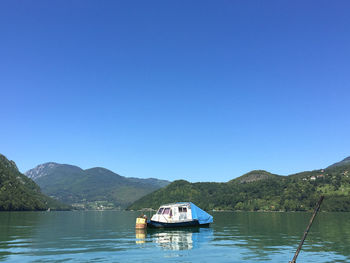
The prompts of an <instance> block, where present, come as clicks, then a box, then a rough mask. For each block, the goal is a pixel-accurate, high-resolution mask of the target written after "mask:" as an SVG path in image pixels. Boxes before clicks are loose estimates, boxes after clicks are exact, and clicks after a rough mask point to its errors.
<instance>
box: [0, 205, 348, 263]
mask: <svg viewBox="0 0 350 263" xmlns="http://www.w3.org/2000/svg"><path fill="white" fill-rule="evenodd" d="M137 215H138V213H137V212H124V211H103V212H99V211H87V212H11V213H8V212H2V213H0V261H6V262H67V261H68V262H70V261H71V262H141V261H142V262H164V261H166V262H215V263H219V262H242V261H244V262H288V261H289V260H291V259H292V258H293V255H294V252H295V250H296V248H297V246H298V244H299V241H300V239H301V236H302V235H303V232H304V230H305V227H306V225H307V223H308V221H309V219H310V216H311V214H308V213H243V212H239V213H234V212H222V213H218V212H216V213H214V212H213V213H212V215H213V216H214V224H212V226H211V227H210V228H200V229H178V230H148V231H147V232H144V231H141V232H136V231H135V228H134V227H135V218H136V217H137ZM298 262H318V263H319V262H350V213H320V214H319V215H318V216H317V217H316V220H315V222H314V225H313V226H312V228H311V231H310V233H309V235H308V238H307V240H306V241H305V244H304V246H303V249H302V251H301V253H300V255H299V257H298Z"/></svg>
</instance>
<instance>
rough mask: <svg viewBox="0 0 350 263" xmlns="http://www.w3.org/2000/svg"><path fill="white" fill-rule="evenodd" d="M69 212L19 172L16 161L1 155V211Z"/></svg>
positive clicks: (64, 206)
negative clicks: (48, 210) (49, 210)
mask: <svg viewBox="0 0 350 263" xmlns="http://www.w3.org/2000/svg"><path fill="white" fill-rule="evenodd" d="M48 208H50V209H52V210H67V209H70V207H69V206H66V205H64V204H61V203H59V202H57V201H56V200H54V199H52V198H49V197H48V196H45V195H44V194H42V193H41V191H40V188H39V186H38V185H36V184H35V182H34V181H33V180H31V179H29V178H27V177H26V176H24V175H23V174H21V173H20V172H19V171H18V168H17V166H16V164H15V162H14V161H10V160H8V159H7V158H6V157H5V156H4V155H2V154H0V211H23V210H46V209H48Z"/></svg>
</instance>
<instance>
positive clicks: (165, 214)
mask: <svg viewBox="0 0 350 263" xmlns="http://www.w3.org/2000/svg"><path fill="white" fill-rule="evenodd" d="M151 220H152V221H156V222H162V223H177V222H188V221H192V220H193V219H192V210H191V205H190V203H174V204H167V205H162V206H161V207H160V208H159V209H158V211H157V213H156V214H155V215H153V216H152V218H151Z"/></svg>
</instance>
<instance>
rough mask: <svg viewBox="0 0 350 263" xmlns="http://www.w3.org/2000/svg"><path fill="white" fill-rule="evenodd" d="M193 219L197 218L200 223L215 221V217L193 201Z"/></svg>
mask: <svg viewBox="0 0 350 263" xmlns="http://www.w3.org/2000/svg"><path fill="white" fill-rule="evenodd" d="M190 205H191V211H192V219H197V220H198V222H199V224H209V223H213V217H212V216H211V215H209V214H208V213H207V212H205V211H203V210H202V209H200V208H199V207H198V206H196V205H195V204H193V203H191V202H190Z"/></svg>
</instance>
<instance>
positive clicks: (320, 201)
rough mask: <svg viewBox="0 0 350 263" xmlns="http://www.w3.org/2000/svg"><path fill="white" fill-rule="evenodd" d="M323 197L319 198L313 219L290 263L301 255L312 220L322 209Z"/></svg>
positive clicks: (294, 262)
mask: <svg viewBox="0 0 350 263" xmlns="http://www.w3.org/2000/svg"><path fill="white" fill-rule="evenodd" d="M323 198H324V196H323V195H322V196H321V198H320V200H318V203H317V205H316V207H315V211H314V213H313V214H312V217H311V219H310V222H309V225H308V226H307V228H306V230H305V232H304V236H303V238H302V239H301V241H300V243H299V247H298V249H297V251H296V252H295V254H294V257H293V259H292V261H289V263H296V260H297V257H298V255H299V252H300V250H301V247H302V246H303V244H304V241H305V239H306V236H307V234H308V233H309V230H310V228H311V225H312V222H313V221H314V219H315V217H316V214H317V212H318V210H320V206H321V203H322V201H323Z"/></svg>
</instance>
